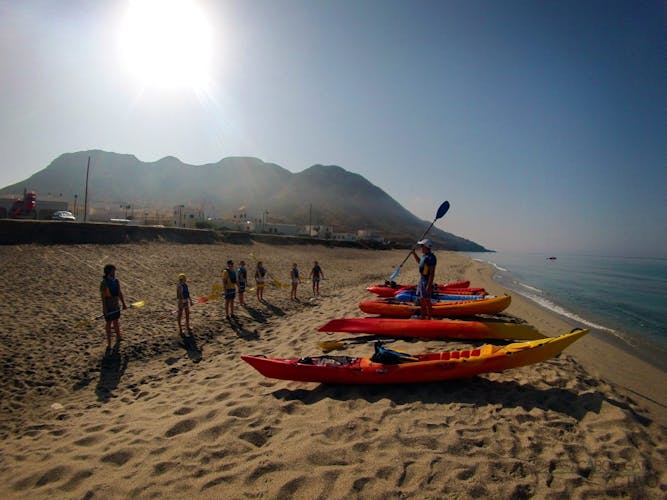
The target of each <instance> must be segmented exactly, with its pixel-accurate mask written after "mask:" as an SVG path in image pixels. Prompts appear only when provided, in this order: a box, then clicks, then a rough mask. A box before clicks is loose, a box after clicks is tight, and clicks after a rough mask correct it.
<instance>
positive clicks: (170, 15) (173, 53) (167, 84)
mask: <svg viewBox="0 0 667 500" xmlns="http://www.w3.org/2000/svg"><path fill="white" fill-rule="evenodd" d="M119 41H120V50H121V54H122V58H123V61H124V63H125V64H126V65H127V67H128V69H129V70H130V72H131V73H132V74H133V75H134V76H135V77H137V78H139V79H140V80H141V82H142V84H144V85H152V86H157V87H163V88H173V87H181V86H190V87H194V88H202V87H204V86H205V85H206V84H207V81H208V78H209V70H210V64H211V57H212V45H213V41H212V36H211V29H210V26H209V23H208V21H207V19H206V17H205V15H204V13H203V11H202V10H201V9H200V8H199V7H198V6H197V5H196V3H195V2H194V1H192V0H131V1H130V5H129V7H128V10H127V13H126V16H125V19H124V22H123V26H122V28H121V32H120V40H119Z"/></svg>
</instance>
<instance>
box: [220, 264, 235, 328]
mask: <svg viewBox="0 0 667 500" xmlns="http://www.w3.org/2000/svg"><path fill="white" fill-rule="evenodd" d="M222 286H223V288H224V289H225V315H226V316H227V319H229V318H231V317H234V318H235V317H236V316H235V315H234V299H235V298H236V271H235V270H234V261H233V260H228V261H227V268H226V269H224V270H223V271H222Z"/></svg>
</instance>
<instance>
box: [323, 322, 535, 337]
mask: <svg viewBox="0 0 667 500" xmlns="http://www.w3.org/2000/svg"><path fill="white" fill-rule="evenodd" d="M318 331H320V332H345V333H352V334H356V333H363V334H373V335H380V336H385V337H395V338H420V339H429V340H431V339H472V340H483V339H496V340H537V339H543V338H547V337H546V336H545V335H542V334H541V333H540V332H538V331H537V330H536V329H535V328H534V327H533V326H531V325H527V324H519V323H503V322H496V321H463V320H455V319H403V318H341V319H334V320H331V321H329V322H328V323H327V324H326V325H323V326H321V327H320V328H319V329H318Z"/></svg>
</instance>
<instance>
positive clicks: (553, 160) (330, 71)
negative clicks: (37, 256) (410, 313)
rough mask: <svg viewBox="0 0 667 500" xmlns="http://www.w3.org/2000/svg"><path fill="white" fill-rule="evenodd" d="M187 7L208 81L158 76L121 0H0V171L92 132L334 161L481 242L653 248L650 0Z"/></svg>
mask: <svg viewBox="0 0 667 500" xmlns="http://www.w3.org/2000/svg"><path fill="white" fill-rule="evenodd" d="M178 1H181V0H178ZM194 3H195V4H196V5H197V7H198V8H199V12H201V13H203V15H205V17H206V19H207V23H208V24H207V26H208V29H210V34H211V43H210V45H211V47H209V48H210V49H211V50H212V54H211V59H210V64H209V66H208V72H209V79H208V80H207V83H206V85H198V86H197V87H196V88H193V87H192V86H189V85H183V86H179V87H167V88H165V87H162V86H157V85H155V84H154V83H153V82H147V81H146V79H145V78H143V79H142V78H140V77H139V76H138V75H137V74H133V73H132V72H131V71H130V70H128V67H127V61H124V60H123V56H121V55H120V54H119V50H118V41H119V36H120V35H119V33H121V27H122V23H123V19H125V16H126V15H127V11H128V4H129V2H126V1H105V0H98V1H96V2H89V1H83V0H81V1H74V0H62V1H58V2H52V1H32V0H24V1H21V2H14V1H9V0H0V68H1V69H2V79H1V80H0V90H1V92H0V117H1V118H0V151H2V154H3V162H2V165H0V185H2V186H4V185H7V184H11V183H14V182H17V181H20V180H22V179H25V178H26V177H28V176H30V175H32V174H33V173H35V172H37V171H39V170H41V169H43V168H45V167H46V166H47V165H48V164H49V163H50V162H51V161H52V160H53V159H54V158H56V157H57V156H59V155H60V154H62V153H65V152H72V151H81V150H88V149H104V150H108V151H115V152H118V153H131V154H134V155H136V156H137V157H138V158H139V159H141V160H143V161H155V160H158V159H160V158H162V157H164V156H176V157H178V158H179V159H181V160H182V161H184V162H186V163H190V164H195V165H198V164H205V163H212V162H217V161H218V160H220V159H222V158H224V157H227V156H246V155H247V156H255V157H258V158H260V159H262V160H264V161H267V162H273V163H277V164H279V165H281V166H283V167H284V168H286V169H288V170H290V171H293V172H299V171H302V170H304V169H306V168H308V167H309V166H311V165H313V164H318V163H319V164H335V165H339V166H341V167H343V168H345V169H347V170H349V171H352V172H355V173H359V174H361V175H363V176H364V177H366V178H367V179H368V180H369V181H371V182H372V183H374V184H376V185H377V186H379V187H380V188H382V189H383V190H384V191H386V192H387V193H388V194H389V195H390V196H392V197H393V198H395V199H396V200H397V201H398V202H399V203H401V204H402V205H403V206H405V207H406V208H408V209H409V210H411V211H412V212H413V213H414V214H415V215H418V216H419V217H422V218H423V219H425V220H428V221H430V220H432V219H433V217H434V215H435V210H436V209H437V207H438V206H439V205H440V203H441V202H442V201H443V200H449V201H450V203H451V206H452V208H451V209H450V211H449V213H448V214H447V215H446V216H445V217H444V218H443V219H442V220H441V221H439V222H438V225H437V226H438V227H440V228H441V229H444V230H446V231H450V232H452V233H454V234H457V235H459V236H463V237H465V238H468V239H471V240H473V241H476V242H478V243H480V244H482V245H484V246H486V247H488V248H493V249H496V250H501V251H502V250H507V251H528V252H545V253H554V254H558V253H565V252H567V253H586V254H599V255H625V256H658V257H667V217H666V216H665V214H666V213H667V168H666V167H667V165H666V164H667V161H666V160H667V140H666V139H667V112H666V111H667V95H666V94H667V71H665V68H666V67H667V65H666V62H667V61H665V54H666V53H667V51H666V47H667V43H666V42H667V40H666V38H667V37H666V35H665V33H667V30H666V29H665V27H666V26H667V23H666V21H667V14H666V12H667V8H666V7H665V3H664V2H660V1H653V2H647V1H613V0H603V1H585V0H584V1H582V0H579V1H512V0H507V1H501V2H498V1H480V0H477V1H476V0H472V1H463V0H461V1H445V0H440V1H416V0H415V1H408V0H405V1H392V0H378V1H370V0H330V1H329V0H327V1H324V0H311V1H308V0H266V1H264V0H261V1H260V0H243V1H241V0H238V1H224V0H219V1H213V0H209V1H200V2H194ZM155 17H158V16H157V14H156V16H154V18H155Z"/></svg>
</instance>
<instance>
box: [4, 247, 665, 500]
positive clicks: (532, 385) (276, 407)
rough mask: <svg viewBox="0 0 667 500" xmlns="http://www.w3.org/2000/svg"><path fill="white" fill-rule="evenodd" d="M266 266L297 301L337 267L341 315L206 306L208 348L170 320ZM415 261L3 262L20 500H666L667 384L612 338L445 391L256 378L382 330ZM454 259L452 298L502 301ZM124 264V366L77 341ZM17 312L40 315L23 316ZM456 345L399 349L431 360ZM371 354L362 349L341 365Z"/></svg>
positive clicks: (352, 254)
mask: <svg viewBox="0 0 667 500" xmlns="http://www.w3.org/2000/svg"><path fill="white" fill-rule="evenodd" d="M251 252H252V253H253V254H254V255H256V256H258V258H261V259H262V260H263V261H264V263H265V265H266V266H267V269H268V270H269V271H270V272H271V273H272V274H273V275H275V276H276V277H277V278H278V279H279V280H280V281H282V282H287V280H288V276H289V274H288V273H289V270H290V268H291V265H292V263H293V262H298V263H299V267H300V269H301V273H302V276H304V277H307V275H308V272H309V270H310V266H311V265H312V262H313V260H318V261H319V262H320V264H321V265H322V268H323V270H324V276H325V278H326V279H325V280H323V281H322V283H321V290H322V296H321V297H319V298H316V297H313V296H312V292H311V290H310V284H309V283H308V281H307V279H304V282H303V284H302V285H301V286H300V287H299V297H300V299H299V300H298V301H291V300H289V290H285V289H274V288H269V289H267V291H266V295H265V298H266V299H267V303H264V304H262V303H259V302H257V300H256V298H255V296H254V292H249V293H248V294H247V297H246V301H247V307H246V308H239V307H238V305H237V312H236V314H237V315H238V320H237V321H235V322H230V321H226V320H225V318H224V304H221V303H220V301H217V300H210V301H208V302H207V303H202V304H195V306H193V308H192V322H193V328H194V331H195V339H193V341H192V343H188V344H186V343H184V342H183V341H182V340H181V339H180V338H179V336H178V332H177V328H176V320H175V317H174V315H173V314H172V311H173V309H174V304H175V284H176V283H175V278H176V275H177V274H178V273H179V272H185V273H186V274H187V276H188V283H189V285H190V291H191V293H192V294H193V296H194V297H195V298H196V297H201V296H207V295H209V294H212V292H213V285H215V284H216V283H217V282H218V281H219V278H218V276H219V271H220V270H221V269H222V267H223V263H224V262H225V261H226V259H228V258H233V259H234V260H235V262H238V261H239V260H240V259H242V258H244V259H245V260H246V262H248V264H249V266H248V267H250V268H251V269H252V267H253V265H252V264H253V262H252V259H251V258H249V257H248V256H249V254H250V253H251ZM405 254H406V252H405V251H400V250H396V251H370V250H359V249H341V248H326V247H316V246H313V245H290V246H276V245H269V244H264V243H253V244H249V245H243V244H225V243H218V244H212V245H192V244H175V243H132V244H121V245H71V246H66V245H52V246H48V247H43V246H37V245H27V246H26V245H22V246H6V247H0V257H1V258H2V261H3V262H4V263H5V265H4V266H3V267H2V268H0V279H2V281H3V283H4V284H5V286H3V287H2V288H0V300H2V301H3V303H4V304H11V305H12V306H11V307H5V308H3V309H0V325H3V326H2V327H0V328H2V332H1V333H2V335H0V362H1V363H0V370H2V372H1V376H2V380H3V382H2V384H0V410H1V411H0V435H1V437H2V438H3V439H2V444H0V466H1V467H0V493H2V494H3V497H7V498H35V497H47V496H48V497H53V498H81V497H86V498H96V497H104V498H127V497H130V496H139V497H154V496H161V497H169V498H192V497H193V496H195V497H210V498H213V497H239V496H264V497H269V498H304V497H307V498H318V497H319V498H340V497H350V498H357V497H363V498H399V497H400V498H404V497H405V498H425V497H428V498H445V497H451V496H453V495H457V494H459V495H460V494H461V492H467V495H468V497H470V498H472V497H480V496H486V497H493V498H509V497H512V496H516V497H523V498H525V497H530V496H535V497H538V498H543V497H548V496H568V497H572V496H575V497H589V496H592V497H601V496H637V497H643V498H660V497H662V496H664V492H665V491H667V472H666V471H667V458H666V457H667V444H666V443H667V428H666V427H665V422H666V421H667V419H666V418H665V416H666V415H667V406H666V405H665V402H664V398H665V395H663V394H661V393H659V390H660V389H661V388H662V387H664V385H663V381H664V374H662V373H660V374H659V375H656V373H655V371H654V369H653V368H652V367H650V366H649V365H647V364H645V363H644V364H642V363H641V360H638V359H635V358H633V357H631V356H629V355H628V354H627V353H623V352H622V351H620V350H617V349H615V348H614V347H613V346H609V345H607V344H606V343H604V342H602V341H601V340H599V339H597V338H595V337H594V336H592V335H587V336H586V337H584V338H582V339H581V340H579V341H577V342H576V343H575V344H573V345H572V346H570V347H569V348H568V349H566V350H565V351H564V353H563V354H562V355H560V356H559V357H557V358H553V359H551V360H547V361H545V362H542V363H538V364H535V365H530V366H526V367H522V368H517V369H514V370H508V371H504V372H501V373H491V374H487V375H482V376H478V377H474V378H471V379H461V380H453V381H451V382H445V383H434V384H416V385H394V386H388V385H385V386H375V387H368V386H335V385H322V384H314V383H299V382H288V381H280V380H272V379H267V378H264V377H262V376H261V375H260V374H258V373H257V372H256V371H255V370H253V369H252V368H251V367H249V366H248V365H246V364H245V363H243V362H242V361H241V360H240V355H242V354H262V355H266V356H270V357H291V356H307V355H316V354H319V352H318V343H319V341H321V340H324V339H325V338H327V339H332V338H334V337H333V336H332V337H323V335H325V334H321V333H318V332H317V331H316V330H317V328H318V327H319V326H320V325H322V324H324V323H325V322H327V321H328V320H330V319H334V318H342V317H361V316H363V313H362V312H361V311H360V310H359V308H358V303H359V302H360V301H361V300H366V299H368V298H369V294H368V292H367V291H366V290H365V287H366V286H368V285H371V284H376V283H381V282H383V281H384V280H385V279H386V277H387V276H389V275H390V274H391V272H392V271H393V270H394V269H395V266H396V264H397V263H398V262H400V261H401V260H402V259H403V258H404V257H405ZM437 254H438V258H439V262H440V264H439V267H438V271H437V279H438V281H440V282H448V281H459V280H461V279H469V280H470V281H471V282H472V283H473V285H474V286H483V287H485V288H487V290H488V291H489V292H491V293H495V294H499V293H503V292H504V289H503V288H502V287H501V286H500V285H498V284H497V283H495V282H494V281H493V275H492V272H491V270H490V267H489V266H486V265H483V264H481V263H475V262H474V261H472V260H471V259H470V258H469V257H467V256H464V255H461V254H456V253H451V254H450V253H448V252H437ZM108 262H112V263H114V264H115V265H116V266H117V268H118V276H119V279H120V280H121V283H122V286H123V289H124V294H125V299H126V302H128V303H132V302H135V301H138V300H145V301H146V305H145V306H144V307H142V308H140V309H131V310H128V311H124V312H123V313H122V319H121V327H122V329H123V341H122V342H121V344H120V345H119V347H118V348H117V349H115V350H114V351H113V352H111V353H106V352H105V340H104V338H103V325H101V324H100V323H97V322H93V323H92V324H91V325H90V326H87V327H85V328H76V327H75V326H74V325H76V324H77V323H79V322H80V321H81V319H85V318H89V317H94V316H95V315H97V314H99V311H98V309H99V308H100V306H99V281H100V278H101V269H102V267H103V265H104V264H106V263H108ZM415 267H416V266H405V267H404V268H403V270H402V272H401V276H400V282H403V283H409V282H414V281H416V270H415V269H414V268H415ZM56 284H57V286H56ZM21 294H23V295H21ZM17 296H26V297H30V298H31V300H29V301H28V300H26V301H23V302H21V303H17V302H16V301H15V300H14V299H13V298H14V297H17ZM512 297H513V301H512V305H511V306H510V308H509V309H508V310H507V312H508V314H509V315H512V316H514V317H516V318H521V319H523V320H525V321H526V322H528V323H530V324H532V325H533V326H535V327H536V328H538V330H540V331H541V332H543V333H544V334H546V335H550V336H554V335H558V334H561V333H565V332H566V331H569V330H570V327H569V325H567V324H566V323H565V322H563V321H562V319H561V318H558V317H557V316H554V315H553V314H550V313H548V312H545V311H543V310H541V309H539V308H538V307H537V305H533V304H532V303H528V302H526V300H525V299H523V298H521V297H518V296H516V295H514V294H512ZM341 337H347V336H346V335H345V334H341V335H336V336H335V338H341ZM457 344H458V343H454V342H446V341H432V342H403V341H399V342H397V343H396V344H394V345H395V346H396V348H397V349H399V350H405V351H408V352H415V353H417V352H425V351H438V350H451V349H457V348H458V345H457ZM371 351H372V346H371V345H370V344H358V345H354V346H350V347H349V348H348V349H346V350H344V351H339V352H335V353H332V354H337V355H338V354H340V355H348V356H367V355H368V354H369V353H370V352H371ZM624 370H626V371H628V372H629V374H625V373H624V372H623V371H624ZM614 377H617V378H619V379H618V380H616V381H614ZM660 377H663V378H660ZM646 380H650V381H651V386H650V387H647V385H648V384H647V383H646ZM640 396H641V397H640ZM333 492H335V493H333Z"/></svg>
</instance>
